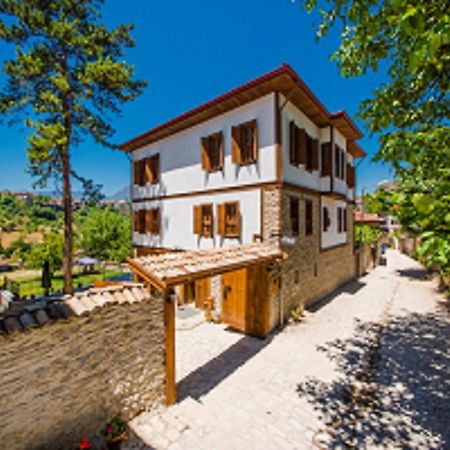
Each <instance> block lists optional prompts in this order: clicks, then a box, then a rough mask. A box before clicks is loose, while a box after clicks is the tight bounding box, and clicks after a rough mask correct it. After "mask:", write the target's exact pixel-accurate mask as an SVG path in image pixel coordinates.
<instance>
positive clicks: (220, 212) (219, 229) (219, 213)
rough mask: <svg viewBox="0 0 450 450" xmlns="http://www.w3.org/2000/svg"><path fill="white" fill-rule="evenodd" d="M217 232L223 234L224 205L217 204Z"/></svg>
mask: <svg viewBox="0 0 450 450" xmlns="http://www.w3.org/2000/svg"><path fill="white" fill-rule="evenodd" d="M217 233H218V234H219V235H220V236H225V205H224V204H221V205H217Z"/></svg>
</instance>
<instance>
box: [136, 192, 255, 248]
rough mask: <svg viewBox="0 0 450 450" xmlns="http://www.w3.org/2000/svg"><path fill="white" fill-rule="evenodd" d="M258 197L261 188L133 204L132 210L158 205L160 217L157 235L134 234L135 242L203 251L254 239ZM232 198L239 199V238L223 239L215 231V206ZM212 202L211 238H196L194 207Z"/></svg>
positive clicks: (143, 244)
mask: <svg viewBox="0 0 450 450" xmlns="http://www.w3.org/2000/svg"><path fill="white" fill-rule="evenodd" d="M260 200H261V191H260V189H245V190H240V191H232V192H225V193H212V194H204V195H199V196H193V197H190V196H189V197H181V198H173V199H165V200H159V201H145V202H139V203H135V205H134V210H139V209H148V208H154V207H159V208H160V211H161V218H162V220H161V231H160V234H159V235H152V234H150V233H147V234H139V233H134V244H135V245H141V246H145V247H159V248H171V249H183V250H202V249H203V250H204V249H208V248H216V247H226V246H233V245H237V244H250V243H251V242H253V236H254V235H255V234H259V233H260V232H261V216H260ZM234 201H237V202H239V205H240V210H241V237H240V239H229V238H222V237H221V236H219V234H218V233H217V205H219V204H221V203H225V202H234ZM211 203H212V204H213V205H214V207H213V214H214V219H213V220H214V233H213V237H212V238H205V237H199V236H197V235H196V234H194V230H193V222H194V217H193V213H194V206H195V205H201V204H211Z"/></svg>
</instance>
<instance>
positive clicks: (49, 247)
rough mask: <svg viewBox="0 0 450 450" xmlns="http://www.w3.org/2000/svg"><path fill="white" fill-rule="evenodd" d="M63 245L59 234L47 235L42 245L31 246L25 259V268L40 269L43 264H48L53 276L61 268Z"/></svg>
mask: <svg viewBox="0 0 450 450" xmlns="http://www.w3.org/2000/svg"><path fill="white" fill-rule="evenodd" d="M63 252H64V243H63V237H62V234H61V233H54V232H53V233H47V234H46V235H45V237H44V242H43V243H42V244H37V245H33V247H32V248H31V251H30V252H29V254H28V257H27V259H26V265H27V267H30V268H33V269H42V266H43V265H44V263H45V262H47V263H48V264H49V267H50V273H51V274H53V273H54V272H55V271H56V270H58V269H60V268H61V265H62V260H63Z"/></svg>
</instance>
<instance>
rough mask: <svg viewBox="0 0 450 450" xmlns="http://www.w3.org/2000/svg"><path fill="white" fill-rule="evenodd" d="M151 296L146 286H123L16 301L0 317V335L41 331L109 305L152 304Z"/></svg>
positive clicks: (136, 284)
mask: <svg viewBox="0 0 450 450" xmlns="http://www.w3.org/2000/svg"><path fill="white" fill-rule="evenodd" d="M149 298H150V294H149V292H148V290H147V289H146V288H145V287H144V285H142V284H138V283H123V284H120V285H114V286H108V287H104V288H92V289H88V290H86V291H81V292H77V293H75V294H74V295H73V296H67V295H64V296H61V297H48V298H40V299H37V300H21V301H14V302H11V303H10V304H9V307H8V308H7V309H6V310H5V311H3V312H2V313H1V314H0V335H6V334H12V333H15V332H20V331H25V330H29V329H32V328H37V327H41V326H43V325H45V324H47V323H50V322H52V321H58V320H64V319H69V318H71V317H74V316H81V315H83V314H89V313H90V312H91V311H93V310H95V309H97V308H101V307H103V306H104V305H106V304H113V303H121V304H122V303H135V302H140V301H144V300H148V299H149Z"/></svg>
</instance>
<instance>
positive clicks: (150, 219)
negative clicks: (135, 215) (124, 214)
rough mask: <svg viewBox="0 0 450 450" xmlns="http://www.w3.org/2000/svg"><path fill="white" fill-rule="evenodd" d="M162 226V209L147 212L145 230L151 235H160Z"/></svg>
mask: <svg viewBox="0 0 450 450" xmlns="http://www.w3.org/2000/svg"><path fill="white" fill-rule="evenodd" d="M160 225H161V217H160V209H159V208H151V209H147V210H146V217H145V230H146V231H147V232H148V233H151V234H159V233H160Z"/></svg>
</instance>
